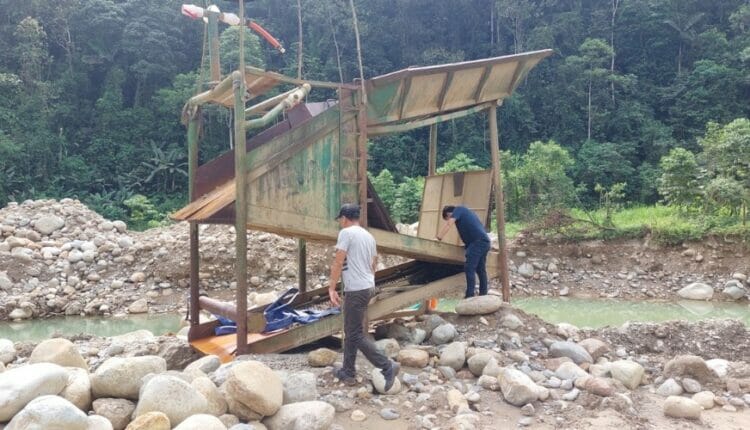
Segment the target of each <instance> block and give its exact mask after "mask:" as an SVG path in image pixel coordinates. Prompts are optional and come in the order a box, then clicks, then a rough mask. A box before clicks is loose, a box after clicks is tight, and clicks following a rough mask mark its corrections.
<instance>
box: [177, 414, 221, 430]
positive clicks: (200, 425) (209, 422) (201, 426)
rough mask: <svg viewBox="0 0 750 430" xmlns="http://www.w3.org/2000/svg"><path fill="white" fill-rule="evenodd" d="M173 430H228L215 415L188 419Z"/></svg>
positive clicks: (203, 415) (199, 415)
mask: <svg viewBox="0 0 750 430" xmlns="http://www.w3.org/2000/svg"><path fill="white" fill-rule="evenodd" d="M173 430H227V427H226V426H225V425H224V423H222V422H221V420H220V419H218V418H216V417H215V416H213V415H207V414H198V415H193V416H191V417H189V418H187V419H186V420H185V421H183V422H182V423H180V425H178V426H177V427H175V428H174V429H173Z"/></svg>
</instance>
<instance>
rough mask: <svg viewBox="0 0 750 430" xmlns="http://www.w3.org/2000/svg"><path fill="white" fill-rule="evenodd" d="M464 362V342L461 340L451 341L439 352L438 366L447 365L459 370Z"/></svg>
mask: <svg viewBox="0 0 750 430" xmlns="http://www.w3.org/2000/svg"><path fill="white" fill-rule="evenodd" d="M436 330H437V329H436ZM464 363H466V344H465V343H463V342H453V343H451V344H450V345H448V346H446V347H445V348H443V351H442V352H441V353H440V362H439V365H440V366H448V367H451V368H453V369H454V370H460V369H461V368H462V367H464ZM485 364H486V363H485Z"/></svg>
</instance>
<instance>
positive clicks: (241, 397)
mask: <svg viewBox="0 0 750 430" xmlns="http://www.w3.org/2000/svg"><path fill="white" fill-rule="evenodd" d="M222 388H223V391H224V393H225V396H224V397H225V398H226V400H227V404H228V405H229V412H230V413H232V414H234V415H237V416H238V417H239V418H240V419H243V420H247V421H252V420H257V419H260V418H262V417H266V416H271V415H273V414H275V413H276V411H278V410H279V408H280V407H281V405H282V404H283V401H284V386H283V384H282V383H281V378H279V375H277V374H276V373H275V372H274V371H273V370H271V369H270V368H269V367H268V366H266V365H265V364H263V363H261V362H259V361H252V360H250V361H243V362H241V363H238V364H237V365H235V366H233V367H232V368H231V369H230V370H229V374H228V375H227V380H226V382H225V383H224V385H223V386H222Z"/></svg>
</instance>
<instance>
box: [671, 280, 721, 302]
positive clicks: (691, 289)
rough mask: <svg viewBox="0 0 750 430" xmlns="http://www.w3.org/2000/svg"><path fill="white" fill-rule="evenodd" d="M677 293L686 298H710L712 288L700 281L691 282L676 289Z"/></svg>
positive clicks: (712, 291) (712, 293)
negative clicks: (678, 289)
mask: <svg viewBox="0 0 750 430" xmlns="http://www.w3.org/2000/svg"><path fill="white" fill-rule="evenodd" d="M677 295H678V296H680V297H682V298H683V299H688V300H710V299H711V297H713V295H714V289H713V288H711V286H710V285H706V284H704V283H702V282H693V283H692V284H690V285H688V286H686V287H684V288H682V289H681V290H680V291H678V292H677Z"/></svg>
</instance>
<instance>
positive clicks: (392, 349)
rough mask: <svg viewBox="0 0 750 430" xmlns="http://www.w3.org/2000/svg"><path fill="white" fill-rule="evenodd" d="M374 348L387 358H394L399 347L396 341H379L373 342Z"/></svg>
mask: <svg viewBox="0 0 750 430" xmlns="http://www.w3.org/2000/svg"><path fill="white" fill-rule="evenodd" d="M375 347H376V348H377V349H378V350H379V351H380V352H382V353H383V354H384V355H385V356H386V357H388V358H394V357H396V355H398V351H399V350H400V349H401V346H400V345H399V344H398V341H397V340H396V339H389V338H386V339H380V340H378V341H376V342H375Z"/></svg>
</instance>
